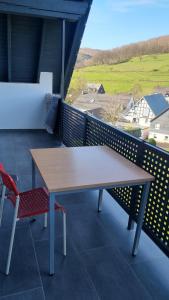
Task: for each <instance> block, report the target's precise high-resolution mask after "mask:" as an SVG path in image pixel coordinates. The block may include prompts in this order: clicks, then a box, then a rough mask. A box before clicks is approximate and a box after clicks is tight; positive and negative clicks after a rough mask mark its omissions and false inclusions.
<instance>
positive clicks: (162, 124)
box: [149, 108, 169, 143]
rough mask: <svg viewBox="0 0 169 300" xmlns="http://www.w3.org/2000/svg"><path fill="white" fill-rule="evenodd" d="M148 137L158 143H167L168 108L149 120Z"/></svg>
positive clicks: (168, 134) (168, 138)
mask: <svg viewBox="0 0 169 300" xmlns="http://www.w3.org/2000/svg"><path fill="white" fill-rule="evenodd" d="M149 138H153V139H155V140H156V141H157V142H158V143H169V108H168V109H167V110H165V111H163V112H162V113H161V114H160V115H158V116H157V117H155V118H154V119H153V120H151V122H150V130H149Z"/></svg>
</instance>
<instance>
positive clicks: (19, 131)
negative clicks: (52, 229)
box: [0, 0, 169, 300]
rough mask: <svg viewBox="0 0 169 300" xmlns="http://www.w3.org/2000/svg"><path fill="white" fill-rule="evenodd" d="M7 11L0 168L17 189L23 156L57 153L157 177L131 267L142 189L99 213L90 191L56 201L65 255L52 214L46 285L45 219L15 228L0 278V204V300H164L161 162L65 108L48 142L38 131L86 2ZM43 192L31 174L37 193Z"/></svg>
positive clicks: (4, 244)
mask: <svg viewBox="0 0 169 300" xmlns="http://www.w3.org/2000/svg"><path fill="white" fill-rule="evenodd" d="M6 2H7V3H6ZM6 2H5V1H0V24H1V28H0V41H1V49H0V94H1V97H0V162H2V163H3V164H4V166H5V168H6V170H7V171H8V172H10V173H15V174H17V175H18V177H19V182H18V187H19V189H20V190H21V191H24V190H27V189H30V188H31V187H32V183H31V172H32V166H31V156H30V152H29V149H31V148H49V147H61V146H65V147H70V146H71V147H77V146H84V147H85V146H88V145H89V146H94V145H107V146H109V147H110V148H112V149H114V150H115V151H117V152H119V153H120V154H121V155H122V156H125V157H126V158H127V159H129V160H131V161H132V162H133V163H135V164H136V165H138V166H139V167H141V168H143V169H145V170H146V171H147V172H149V173H151V174H152V175H153V176H155V182H153V183H152V185H151V189H150V193H149V199H148V204H147V208H146V214H145V218H144V226H143V231H142V235H141V240H140V245H139V252H138V255H137V256H136V257H135V258H133V257H132V256H131V248H132V244H133V238H134V233H135V230H134V227H135V224H134V222H133V220H134V221H135V222H137V217H138V211H139V206H140V199H141V195H142V188H141V187H137V188H129V187H127V188H115V189H112V190H105V191H104V197H103V209H102V212H101V213H98V212H97V202H98V192H92V191H86V192H83V193H76V194H67V195H64V196H60V197H59V202H60V203H61V204H63V205H64V206H65V208H66V211H67V236H68V240H67V242H68V246H67V256H66V257H63V255H62V230H61V229H62V227H61V225H62V224H61V221H62V220H61V216H60V214H59V212H57V213H56V237H55V238H56V245H55V275H54V276H49V268H48V261H49V251H48V250H49V249H48V248H49V234H48V229H43V216H42V217H37V218H36V220H35V221H34V222H32V220H30V219H27V220H25V221H24V222H23V221H22V222H18V223H17V229H16V236H15V242H14V250H13V255H12V262H11V269H10V275H9V276H5V275H4V272H5V263H6V259H7V249H8V246H9V236H10V232H11V226H12V216H13V209H12V207H11V205H10V203H9V202H8V201H5V209H4V217H3V222H2V226H1V228H0V300H16V299H17V300H23V299H24V300H30V299H33V300H34V299H36V300H41V299H46V300H54V299H59V300H62V299H63V300H71V299H73V300H81V299H84V300H90V299H91V300H96V299H97V300H99V299H100V300H101V299H102V300H111V299H115V300H118V299H119V300H123V299H127V300H135V299H137V300H141V299H144V300H150V299H157V300H158V299H159V300H166V299H167V300H168V295H169V279H168V278H169V263H168V256H169V185H168V181H169V154H168V153H167V152H165V151H162V150H161V149H159V148H156V147H153V146H151V145H149V144H147V143H145V142H144V141H141V140H139V139H137V138H134V137H132V136H131V135H129V134H126V133H124V132H122V131H120V130H118V129H116V128H113V127H111V126H109V125H107V124H105V123H104V122H102V121H99V120H98V119H95V118H94V117H91V116H89V115H86V114H84V113H82V112H80V111H78V110H76V109H74V108H73V107H71V106H69V105H67V104H66V103H64V102H63V101H61V102H60V109H59V110H58V115H57V122H56V131H55V134H53V135H49V134H48V133H47V132H46V131H45V130H44V120H45V119H46V113H47V110H46V108H47V104H49V103H45V101H44V98H45V95H46V94H49V93H51V94H55V97H56V95H57V97H58V98H59V99H62V100H63V99H64V98H65V95H66V92H67V88H68V85H69V82H70V79H71V74H72V70H73V68H74V65H75V61H76V56H77V52H78V49H79V47H80V41H81V39H82V36H83V32H84V28H85V24H86V21H87V18H88V14H89V11H90V6H91V4H92V0H85V1H83V0H76V1H75V0H72V1H65V0H59V1H54V0H48V1H44V3H42V2H43V1H30V0H29V1H28V0H25V1H24V5H23V1H22V0H12V1H11V0H9V1H6ZM100 159H101V158H100ZM112 167H113V166H112ZM43 184H44V183H43V182H42V179H41V177H40V175H39V174H37V178H36V185H37V186H42V185H43ZM129 215H130V216H131V217H130V218H129ZM127 228H128V229H130V230H127Z"/></svg>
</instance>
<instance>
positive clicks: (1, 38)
mask: <svg viewBox="0 0 169 300" xmlns="http://www.w3.org/2000/svg"><path fill="white" fill-rule="evenodd" d="M7 64H8V55H7V16H6V15H3V14H0V81H7V79H8V71H7Z"/></svg>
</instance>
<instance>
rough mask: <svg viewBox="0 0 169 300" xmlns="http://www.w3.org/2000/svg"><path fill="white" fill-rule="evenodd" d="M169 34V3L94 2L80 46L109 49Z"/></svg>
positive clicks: (164, 0) (135, 0)
mask: <svg viewBox="0 0 169 300" xmlns="http://www.w3.org/2000/svg"><path fill="white" fill-rule="evenodd" d="M167 34H169V0H93V4H92V8H91V11H90V15H89V18H88V22H87V25H86V29H85V33H84V36H83V40H82V44H81V47H83V48H84V47H86V48H94V49H112V48H115V47H119V46H122V45H126V44H130V43H134V42H138V41H144V40H147V39H150V38H153V37H159V36H161V35H167Z"/></svg>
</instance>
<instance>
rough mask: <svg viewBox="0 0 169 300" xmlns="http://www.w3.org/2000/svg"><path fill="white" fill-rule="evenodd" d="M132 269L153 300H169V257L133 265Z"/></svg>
mask: <svg viewBox="0 0 169 300" xmlns="http://www.w3.org/2000/svg"><path fill="white" fill-rule="evenodd" d="M131 267H132V269H133V270H134V272H135V274H136V276H137V277H138V278H139V279H140V280H141V282H142V284H143V285H144V286H145V287H146V289H147V290H148V291H149V293H150V295H151V296H152V299H153V300H168V299H169V262H168V258H167V257H163V258H160V257H159V258H154V259H152V260H149V261H146V262H144V264H143V263H137V264H133V265H132V266H131Z"/></svg>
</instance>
